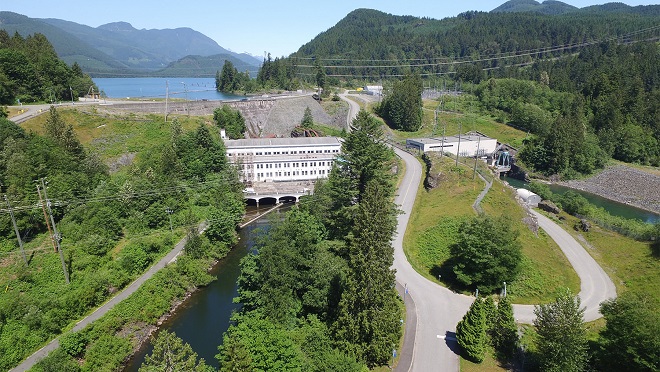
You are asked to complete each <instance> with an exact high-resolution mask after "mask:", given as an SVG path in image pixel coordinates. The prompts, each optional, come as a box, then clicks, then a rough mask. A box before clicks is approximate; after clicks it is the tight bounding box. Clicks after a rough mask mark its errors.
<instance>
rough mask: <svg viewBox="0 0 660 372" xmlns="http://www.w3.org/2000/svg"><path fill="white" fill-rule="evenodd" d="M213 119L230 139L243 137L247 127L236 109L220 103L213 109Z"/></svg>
mask: <svg viewBox="0 0 660 372" xmlns="http://www.w3.org/2000/svg"><path fill="white" fill-rule="evenodd" d="M213 121H215V124H216V125H217V126H218V127H219V128H223V129H224V130H225V133H226V134H227V137H229V138H230V139H239V138H244V137H245V135H244V133H245V131H246V130H247V127H246V126H245V119H244V118H243V115H242V114H241V112H240V111H238V110H233V109H232V108H231V107H229V105H222V107H219V108H217V109H215V110H213Z"/></svg>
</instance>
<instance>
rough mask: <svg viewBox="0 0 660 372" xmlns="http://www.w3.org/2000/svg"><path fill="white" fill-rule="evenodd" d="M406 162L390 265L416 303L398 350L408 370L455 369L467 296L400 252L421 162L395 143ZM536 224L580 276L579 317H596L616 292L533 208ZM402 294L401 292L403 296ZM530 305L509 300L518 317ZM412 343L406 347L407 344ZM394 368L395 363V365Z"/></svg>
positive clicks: (523, 317)
mask: <svg viewBox="0 0 660 372" xmlns="http://www.w3.org/2000/svg"><path fill="white" fill-rule="evenodd" d="M395 151H396V153H397V155H398V156H399V157H400V158H401V159H402V160H403V161H404V162H405V163H406V173H405V175H404V177H403V180H402V182H401V185H400V186H399V190H398V195H397V197H396V203H397V204H398V205H399V208H400V209H401V210H402V211H403V213H402V214H400V215H399V217H398V226H397V236H396V238H395V239H394V242H393V245H394V265H393V267H394V268H395V269H396V271H397V272H396V279H397V281H398V282H399V283H400V284H402V285H403V286H405V287H406V288H407V289H408V295H407V296H410V297H412V299H413V300H414V302H415V305H416V312H417V325H416V334H415V337H414V340H415V341H414V344H413V345H412V348H411V345H404V350H402V355H403V353H406V352H412V354H413V355H412V365H411V366H410V368H409V370H410V371H438V370H442V371H458V370H459V360H458V345H457V343H456V342H455V339H454V336H455V334H454V332H455V330H456V324H457V323H458V322H459V321H460V320H461V318H462V317H463V315H464V314H465V313H466V312H467V310H468V308H469V306H470V304H471V303H472V301H473V300H474V298H473V297H470V296H465V295H461V294H456V293H453V292H452V291H450V290H448V289H447V288H445V287H442V286H440V285H439V284H436V283H433V282H431V281H429V280H427V279H426V278H424V277H422V276H421V275H420V274H419V273H417V272H416V271H415V270H414V269H413V268H412V266H411V265H410V263H409V262H408V260H407V258H406V256H405V254H404V252H403V244H402V243H403V236H404V234H405V231H406V227H407V226H408V220H409V217H410V212H411V210H412V207H413V204H414V201H415V197H416V194H417V190H418V189H419V184H420V182H421V176H422V167H421V164H420V163H419V162H418V161H417V159H416V158H415V157H413V156H412V155H411V154H409V153H407V152H405V151H402V150H399V149H395ZM533 213H534V214H535V215H536V217H537V219H538V222H539V226H540V227H541V228H542V229H543V230H545V231H546V233H547V234H548V235H549V236H550V237H551V238H552V239H553V240H554V241H555V242H557V244H558V245H559V247H560V248H561V249H562V251H563V252H564V254H566V257H567V258H568V260H569V262H570V263H571V265H573V268H574V269H575V271H576V273H577V275H578V276H579V278H580V281H581V285H580V293H579V296H580V298H581V300H582V306H584V307H586V310H585V314H584V319H585V320H586V321H591V320H595V319H598V318H599V317H601V315H600V314H599V312H598V307H599V304H600V303H601V302H602V301H604V300H607V299H610V298H614V297H616V289H615V287H614V283H613V282H612V280H611V279H610V278H609V277H608V276H607V274H606V273H605V272H604V271H603V269H602V268H601V267H600V266H599V265H598V264H597V263H596V261H595V260H594V259H593V258H592V257H591V256H590V255H589V253H587V252H586V251H585V250H584V248H583V247H582V246H581V245H580V244H579V243H578V242H577V241H575V239H574V238H573V237H572V236H571V235H570V234H568V233H567V232H566V231H564V230H563V229H562V228H561V227H559V226H558V225H557V224H555V223H554V222H552V220H550V219H549V218H547V217H545V216H543V215H541V214H539V213H538V212H536V211H533ZM406 300H407V297H406ZM533 310H534V306H532V305H514V316H515V317H516V320H517V321H518V322H521V323H531V322H532V321H533V320H534V313H533ZM411 349H412V350H411ZM398 370H400V368H398Z"/></svg>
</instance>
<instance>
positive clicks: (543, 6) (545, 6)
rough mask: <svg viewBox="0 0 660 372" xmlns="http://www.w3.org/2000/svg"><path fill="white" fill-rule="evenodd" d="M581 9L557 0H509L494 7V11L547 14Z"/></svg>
mask: <svg viewBox="0 0 660 372" xmlns="http://www.w3.org/2000/svg"><path fill="white" fill-rule="evenodd" d="M577 10H579V8H578V7H575V6H573V5H569V4H566V3H562V2H561V1H556V0H546V1H544V2H543V3H539V2H538V1H534V0H509V1H507V2H506V3H504V4H502V5H500V6H498V7H497V8H495V9H493V10H492V11H491V12H493V13H517V12H535V13H540V14H546V15H556V14H565V13H571V12H575V11H577Z"/></svg>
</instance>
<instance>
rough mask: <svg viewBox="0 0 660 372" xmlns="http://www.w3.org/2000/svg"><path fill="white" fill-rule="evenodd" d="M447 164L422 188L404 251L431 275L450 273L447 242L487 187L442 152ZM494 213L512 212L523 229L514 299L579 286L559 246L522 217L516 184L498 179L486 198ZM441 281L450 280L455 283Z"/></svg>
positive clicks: (548, 296)
mask: <svg viewBox="0 0 660 372" xmlns="http://www.w3.org/2000/svg"><path fill="white" fill-rule="evenodd" d="M442 162H443V165H442V166H438V167H435V166H434V170H433V173H434V174H437V173H438V172H440V173H441V176H440V178H441V183H440V186H439V187H437V188H435V189H433V190H431V191H430V192H427V191H426V190H425V189H423V188H420V190H419V192H418V198H417V200H416V202H415V207H414V208H413V211H412V213H411V219H410V224H409V229H408V231H407V232H406V236H405V238H404V247H405V250H406V255H407V256H408V259H409V260H410V262H411V264H412V265H413V267H415V268H416V270H417V271H418V272H420V273H421V274H422V275H424V276H426V277H427V278H429V279H431V280H437V275H438V274H440V275H443V277H447V276H448V275H447V274H448V271H449V270H451V269H450V268H448V267H446V266H443V264H444V263H445V261H446V260H447V259H448V258H449V246H450V245H451V244H452V243H453V242H454V241H455V240H454V239H455V236H454V233H455V231H456V228H457V226H458V224H460V222H461V221H462V220H464V219H465V218H471V217H472V216H474V215H475V212H474V211H473V209H472V203H473V202H474V200H475V199H476V197H477V195H478V194H479V193H480V192H481V190H482V189H483V187H484V183H483V181H481V180H480V179H479V178H477V179H475V180H473V179H472V172H471V170H468V168H467V167H465V166H462V168H461V169H463V171H462V172H461V171H458V170H457V169H456V168H453V167H452V166H453V165H454V162H453V161H452V160H451V159H448V158H444V159H443V160H442ZM482 207H483V208H484V211H485V212H486V213H487V214H490V215H501V214H504V215H508V216H511V217H512V218H511V219H512V221H513V222H514V227H515V228H516V229H517V230H518V231H519V232H520V238H519V239H520V242H521V243H522V245H523V253H524V255H525V260H524V262H523V271H522V273H521V275H520V277H519V278H518V279H517V280H515V281H514V282H513V283H510V285H509V286H508V290H509V294H510V295H511V297H512V298H513V301H514V302H516V303H532V304H533V303H538V302H548V301H551V300H552V299H553V298H554V294H555V293H556V290H557V289H559V288H560V287H569V288H571V289H572V290H575V291H578V290H579V280H578V278H577V275H576V274H575V272H574V271H573V270H572V269H571V268H570V265H569V264H568V262H567V260H566V258H565V257H564V256H563V254H562V253H561V251H560V250H559V247H558V246H557V245H556V244H555V243H554V242H553V241H552V239H549V238H548V237H547V235H545V234H544V233H542V232H541V233H539V236H538V237H537V236H536V235H535V234H534V233H532V232H531V231H530V230H529V229H528V228H527V227H526V226H525V225H524V224H523V223H522V221H521V220H522V218H523V217H524V216H525V212H524V210H523V209H522V208H521V207H520V206H519V205H518V204H517V203H516V202H515V201H514V200H513V193H512V190H511V189H510V188H508V187H505V186H504V185H503V184H501V183H499V182H496V183H494V184H493V187H492V188H491V190H490V191H489V193H488V194H487V195H486V198H485V199H484V201H483V202H482ZM443 284H445V285H449V286H451V285H452V283H450V282H444V280H443Z"/></svg>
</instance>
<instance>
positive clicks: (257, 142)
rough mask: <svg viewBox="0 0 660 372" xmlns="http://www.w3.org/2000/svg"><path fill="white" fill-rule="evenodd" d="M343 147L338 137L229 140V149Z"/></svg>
mask: <svg viewBox="0 0 660 372" xmlns="http://www.w3.org/2000/svg"><path fill="white" fill-rule="evenodd" d="M327 145H341V141H340V139H339V138H337V137H292V138H247V139H238V140H227V141H225V146H226V147H227V149H232V148H245V147H283V146H327Z"/></svg>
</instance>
